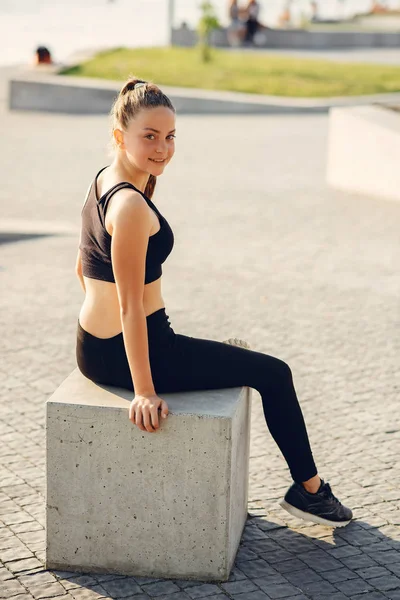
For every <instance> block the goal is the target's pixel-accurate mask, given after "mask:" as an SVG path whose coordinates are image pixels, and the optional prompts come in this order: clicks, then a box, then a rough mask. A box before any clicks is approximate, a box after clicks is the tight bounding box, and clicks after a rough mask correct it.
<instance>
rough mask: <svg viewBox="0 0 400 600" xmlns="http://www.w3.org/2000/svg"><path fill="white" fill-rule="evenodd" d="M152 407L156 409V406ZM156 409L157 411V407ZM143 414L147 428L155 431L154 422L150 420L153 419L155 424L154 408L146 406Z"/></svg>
mask: <svg viewBox="0 0 400 600" xmlns="http://www.w3.org/2000/svg"><path fill="white" fill-rule="evenodd" d="M152 408H153V409H154V408H155V407H152ZM156 411H157V409H156ZM142 414H143V424H144V426H145V429H146V430H147V431H150V432H153V431H155V429H153V425H152V423H151V422H150V420H152V421H153V424H154V418H152V415H153V410H152V409H151V408H149V407H145V408H143V409H142Z"/></svg>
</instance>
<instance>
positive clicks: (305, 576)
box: [285, 568, 332, 588]
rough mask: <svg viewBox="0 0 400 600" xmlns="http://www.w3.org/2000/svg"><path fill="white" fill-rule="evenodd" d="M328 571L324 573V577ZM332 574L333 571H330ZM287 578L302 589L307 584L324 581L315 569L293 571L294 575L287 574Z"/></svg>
mask: <svg viewBox="0 0 400 600" xmlns="http://www.w3.org/2000/svg"><path fill="white" fill-rule="evenodd" d="M326 573H328V571H325V572H324V577H325V575H326ZM329 573H332V571H329ZM285 578H286V579H288V580H289V581H290V583H292V584H293V585H295V586H297V587H300V588H301V587H302V586H303V585H304V584H305V583H311V582H313V581H323V579H322V577H321V575H319V574H318V573H316V572H315V571H314V570H313V569H309V568H306V569H302V570H301V571H293V572H292V573H285Z"/></svg>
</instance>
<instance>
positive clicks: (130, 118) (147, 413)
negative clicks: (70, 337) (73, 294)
mask: <svg viewBox="0 0 400 600" xmlns="http://www.w3.org/2000/svg"><path fill="white" fill-rule="evenodd" d="M111 115H112V119H113V126H112V132H113V138H112V140H113V143H114V146H115V155H114V159H113V161H112V163H111V164H110V165H109V166H107V167H103V168H102V169H101V170H100V171H99V172H98V173H97V175H96V177H95V178H94V180H93V182H92V183H91V185H90V187H89V190H88V193H87V195H86V199H85V203H84V205H83V208H82V229H81V239H80V244H79V251H78V258H77V265H76V271H77V275H78V277H79V278H80V281H81V284H82V287H83V289H84V291H85V300H84V303H83V305H82V308H81V310H80V313H79V319H78V323H77V346H76V357H77V363H78V367H79V369H80V371H81V372H82V373H83V375H85V376H86V377H88V378H89V379H91V380H92V381H94V382H96V383H100V384H108V385H114V386H119V387H124V388H127V389H129V390H132V391H133V392H134V399H133V400H132V402H131V404H130V408H129V419H130V420H131V421H132V423H134V424H135V425H137V426H138V427H139V429H141V430H143V431H148V432H155V431H156V430H157V429H158V428H159V426H160V422H159V415H158V410H159V409H160V412H161V418H162V419H165V418H166V417H167V415H168V406H167V403H166V401H165V400H164V399H163V398H161V397H160V396H159V394H162V393H170V392H177V391H189V390H202V389H218V388H220V389H221V388H227V387H239V386H249V387H252V388H254V389H256V390H257V391H258V392H259V393H260V395H261V398H262V405H263V411H264V416H265V419H266V423H267V425H268V428H269V431H270V432H271V435H272V436H273V438H274V440H275V441H276V443H277V445H278V447H279V448H280V450H281V452H282V454H283V456H284V458H285V459H286V461H287V464H288V467H289V470H290V473H291V476H292V479H293V484H292V485H291V486H290V487H289V489H288V491H287V493H286V495H285V497H284V499H283V500H282V502H281V506H282V507H283V508H285V509H286V510H287V511H288V512H290V513H291V514H293V515H295V516H298V517H301V518H304V519H307V520H310V521H313V522H315V523H322V524H325V525H331V526H343V525H347V524H348V523H349V522H350V520H351V519H352V512H351V510H350V509H348V508H346V507H345V506H343V505H342V504H341V503H340V502H339V500H338V499H337V498H336V497H335V496H334V495H333V494H332V491H331V488H330V486H329V483H325V482H324V481H323V480H321V479H320V477H319V476H318V473H317V469H316V466H315V463H314V459H313V455H312V452H311V448H310V444H309V440H308V435H307V431H306V426H305V423H304V419H303V415H302V411H301V408H300V405H299V402H298V399H297V396H296V392H295V389H294V385H293V379H292V373H291V370H290V367H289V366H288V365H287V364H286V363H285V362H284V361H283V360H281V359H279V358H275V357H273V356H269V355H268V354H264V353H262V352H255V351H253V350H250V349H246V348H244V347H239V346H236V345H229V344H226V343H224V342H218V341H215V340H208V339H200V338H194V337H190V336H187V335H182V334H179V333H175V331H174V330H173V328H172V327H171V323H170V321H169V317H168V315H167V314H166V311H165V305H164V301H163V298H162V295H161V275H162V263H163V262H164V261H165V260H166V259H167V257H168V255H169V254H170V253H171V251H172V248H173V245H174V235H173V232H172V229H171V227H170V225H169V223H168V221H167V220H166V218H165V217H164V216H163V215H162V214H161V213H160V211H159V210H158V208H157V207H156V205H155V204H154V203H153V202H152V200H151V198H152V195H153V192H154V187H155V183H156V178H157V177H158V176H160V175H162V173H163V172H164V170H165V167H166V166H167V164H168V163H169V162H170V160H171V159H172V157H173V155H174V151H175V144H174V141H175V109H174V107H173V105H172V104H171V101H170V100H169V98H168V97H167V96H166V95H165V94H164V93H163V92H162V91H161V90H160V89H159V88H158V87H157V86H156V85H154V84H152V83H147V82H144V81H142V80H138V79H130V80H128V81H127V83H126V84H125V85H124V86H123V87H122V89H121V91H120V93H119V96H118V97H117V98H116V100H115V102H114V105H113V108H112V111H111Z"/></svg>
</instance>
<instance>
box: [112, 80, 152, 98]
mask: <svg viewBox="0 0 400 600" xmlns="http://www.w3.org/2000/svg"><path fill="white" fill-rule="evenodd" d="M138 83H142V84H146V83H147V81H143V79H138V78H137V77H135V78H132V79H129V80H128V81H127V82H126V83H125V84H124V86H123V87H122V88H121V91H120V92H119V95H120V96H124V95H125V94H127V93H128V92H131V91H132V90H134V89H135V86H136V84H138Z"/></svg>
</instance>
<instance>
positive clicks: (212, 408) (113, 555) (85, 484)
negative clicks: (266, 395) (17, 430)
mask: <svg viewBox="0 0 400 600" xmlns="http://www.w3.org/2000/svg"><path fill="white" fill-rule="evenodd" d="M160 395H161V397H163V398H165V400H166V401H167V403H168V408H169V415H168V418H167V419H166V420H163V419H160V429H159V430H157V431H156V432H155V433H149V432H146V431H142V430H140V429H139V428H138V427H137V426H136V425H134V424H133V423H132V422H131V421H130V420H129V418H128V410H129V405H130V401H131V400H132V398H133V394H132V392H129V391H128V390H124V389H122V388H116V387H109V386H99V385H97V384H95V383H93V382H92V381H90V380H89V379H87V378H86V377H84V376H83V375H82V374H81V373H80V371H79V370H78V369H75V370H74V371H73V372H72V373H71V374H70V375H69V377H67V379H65V381H64V382H63V383H62V384H61V385H60V387H59V388H58V389H57V390H56V391H55V393H54V394H53V395H52V396H51V397H50V398H49V399H48V400H47V402H46V483H47V489H46V568H47V569H60V570H63V571H81V572H82V571H83V572H96V573H119V574H125V575H137V576H145V577H161V578H167V579H174V578H183V579H195V580H203V581H227V580H228V578H229V574H230V571H231V569H232V566H233V563H234V560H235V556H236V553H237V550H238V546H239V542H240V539H241V535H242V532H243V528H244V525H245V522H246V518H247V499H248V468H249V450H250V414H251V410H250V409H251V388H248V387H243V388H228V389H222V390H205V391H195V392H184V393H174V394H160Z"/></svg>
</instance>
